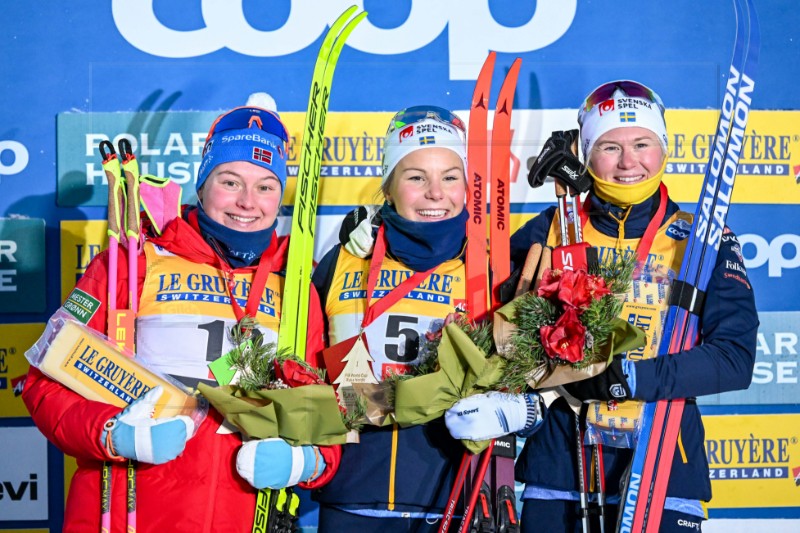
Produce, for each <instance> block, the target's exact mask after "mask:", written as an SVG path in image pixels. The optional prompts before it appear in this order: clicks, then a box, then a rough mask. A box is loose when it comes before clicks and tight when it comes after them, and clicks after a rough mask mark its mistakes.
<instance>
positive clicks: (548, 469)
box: [447, 80, 758, 533]
mask: <svg viewBox="0 0 800 533" xmlns="http://www.w3.org/2000/svg"><path fill="white" fill-rule="evenodd" d="M578 122H579V124H580V126H581V129H580V145H581V148H582V150H583V154H584V160H585V161H586V162H587V166H588V171H589V173H590V175H591V176H592V183H593V187H592V190H591V191H590V192H589V194H588V198H587V201H586V203H585V204H584V209H585V212H586V215H587V216H586V220H585V221H584V228H583V234H584V240H585V241H587V242H589V243H591V244H592V245H593V246H594V247H597V248H598V251H599V254H600V258H601V259H603V258H605V257H606V256H608V255H611V256H612V257H616V256H615V255H614V254H634V253H635V254H637V255H638V257H639V258H640V262H639V265H640V268H639V269H638V274H637V275H636V277H635V279H634V283H633V288H632V290H631V292H630V294H629V295H628V302H627V303H626V307H625V308H624V309H623V313H622V316H621V318H623V319H626V320H628V321H630V322H631V323H634V324H637V325H640V326H644V327H643V329H646V333H647V341H648V343H647V346H646V347H645V348H644V349H642V350H640V351H637V352H636V353H634V352H628V353H627V354H626V356H625V357H617V358H615V359H614V361H613V363H612V364H610V365H609V366H608V368H607V369H606V370H605V371H604V372H603V373H601V374H599V375H598V376H595V377H594V378H590V379H588V380H585V381H580V382H577V383H574V384H572V385H569V386H567V387H566V391H564V390H563V389H562V390H561V395H560V397H558V398H557V399H556V400H555V401H553V402H552V403H551V404H550V405H549V406H548V408H547V410H546V413H545V414H544V417H543V421H542V422H541V423H540V424H539V426H538V428H535V429H536V431H535V433H534V434H533V435H532V436H530V437H529V438H528V439H527V441H526V443H525V448H524V450H523V452H522V454H521V456H520V457H519V459H518V460H517V465H516V477H517V480H519V481H523V482H524V483H525V485H526V488H525V492H524V494H523V500H524V506H523V513H522V526H523V531H524V532H526V533H531V532H534V531H548V532H552V531H574V530H576V529H577V528H579V527H580V524H581V509H580V504H579V492H578V491H579V478H578V468H577V453H576V446H575V445H574V443H575V442H576V428H575V412H574V410H573V409H572V408H570V406H569V403H568V400H571V401H573V403H575V404H579V402H588V401H592V400H594V401H600V402H602V404H606V403H607V402H609V401H615V402H620V403H619V407H620V408H623V407H625V408H627V407H630V406H631V405H635V404H634V402H631V401H630V400H633V401H637V402H653V401H656V400H666V399H678V398H684V399H686V400H687V401H686V407H685V411H684V413H683V418H682V421H681V430H680V434H679V438H678V443H677V447H676V451H675V455H674V459H673V464H672V470H671V475H670V480H669V485H668V488H667V499H666V503H665V510H664V514H663V518H662V522H661V525H660V531H690V530H693V531H698V530H700V526H701V523H702V520H703V519H704V517H705V511H704V507H703V504H702V503H701V502H707V501H709V500H710V499H711V484H710V481H709V470H708V461H707V459H706V455H705V450H704V447H703V441H704V430H703V423H702V421H701V419H700V412H699V409H698V407H697V405H696V402H695V398H696V397H697V396H702V395H706V394H717V393H721V392H725V391H730V390H737V389H745V388H747V387H748V386H749V384H750V380H751V377H752V371H753V364H754V361H755V347H756V334H757V330H758V314H757V313H756V309H755V301H754V297H753V291H752V288H751V286H750V282H749V281H748V279H747V272H746V269H745V267H744V264H743V263H744V261H743V258H742V254H741V248H740V245H739V243H738V241H737V239H736V236H735V235H734V234H733V233H732V232H731V231H730V230H729V229H728V228H727V227H726V228H724V229H721V231H720V232H719V235H718V237H719V239H718V240H719V255H718V257H717V260H716V265H715V266H714V270H713V273H712V274H711V279H710V281H709V284H708V287H707V290H706V298H705V305H704V306H703V307H702V310H701V311H700V319H701V338H702V340H701V342H700V343H698V344H697V345H696V346H695V347H694V348H692V349H689V350H686V351H683V352H681V353H677V354H674V355H671V356H664V357H655V352H656V351H657V348H658V344H659V341H660V339H661V335H660V334H661V327H662V325H663V324H662V321H663V317H664V312H665V310H666V308H667V307H668V305H669V302H668V294H669V288H670V286H671V283H672V282H673V281H674V279H675V276H676V273H677V272H678V269H679V268H680V265H681V262H682V259H683V255H684V251H685V248H686V243H687V240H688V236H689V229H690V227H691V223H692V217H693V215H691V214H688V213H684V212H682V211H680V210H679V207H678V205H677V204H675V202H673V201H672V200H671V199H670V198H669V196H668V195H667V191H666V187H665V186H664V185H663V184H662V177H663V175H664V170H665V168H666V162H667V154H668V151H667V132H666V124H665V121H664V106H663V104H662V102H661V100H660V98H659V97H658V95H656V94H655V93H654V92H653V91H652V90H650V89H649V88H647V87H645V86H643V85H641V84H638V83H636V82H631V81H627V80H625V81H616V82H610V83H607V84H604V85H601V86H600V87H598V88H597V89H595V90H594V91H593V92H592V93H591V94H590V95H589V96H588V97H587V99H586V101H585V102H584V104H583V106H582V108H581V110H580V112H579V116H578ZM556 214H557V209H556V208H555V207H551V208H549V209H547V210H546V211H544V212H543V213H541V214H540V215H539V216H537V217H535V218H533V219H532V220H530V221H529V222H528V223H527V224H526V225H525V226H523V227H522V228H521V229H520V230H519V231H517V232H516V233H515V235H514V236H513V238H512V244H511V248H512V256H513V260H514V262H515V263H517V264H522V262H524V260H525V257H526V254H527V252H528V249H529V248H530V246H531V245H532V244H534V243H542V244H548V245H550V246H557V245H559V244H561V242H560V237H559V235H560V231H559V223H558V218H559V217H558V216H556ZM570 397H571V398H570ZM574 400H578V401H579V402H575V401H574ZM626 400H629V401H628V402H626V403H622V402H625V401H626ZM463 401H470V402H473V404H475V405H479V404H481V402H483V403H485V404H486V407H487V409H493V410H495V411H498V409H499V411H500V412H501V414H502V407H498V406H497V404H496V401H494V400H492V399H491V398H488V397H487V398H485V399H483V398H480V397H478V398H472V399H468V400H462V402H463ZM626 404H627V405H626ZM603 406H604V405H603ZM462 407H463V406H462V405H459V404H457V405H456V407H454V408H453V410H451V411H450V412H448V415H450V416H448V417H447V418H448V426H449V427H450V429H451V433H452V434H453V436H454V437H456V438H463V437H465V436H467V435H468V436H469V437H470V438H481V437H482V435H481V433H480V428H481V427H482V426H484V425H485V419H486V417H485V416H484V417H481V416H480V412H478V413H477V414H476V415H475V418H474V419H473V420H464V419H463V418H464V417H460V418H461V419H460V420H458V421H456V420H455V419H454V417H453V416H452V414H453V413H455V412H458V411H460V412H463V411H464V409H463V408H462ZM591 411H592V409H590V412H591ZM450 420H453V422H454V423H453V424H451V423H450ZM531 429H532V428H529V427H526V428H524V430H525V431H526V432H527V433H529V432H530V430H531ZM585 452H586V456H587V457H590V452H591V450H590V449H589V448H588V447H587V448H586V450H585ZM603 457H604V463H605V482H606V483H605V487H606V492H607V500H606V503H607V506H606V510H605V522H606V527H608V528H614V527H615V523H616V520H617V511H618V505H619V500H620V492H621V489H620V482H621V481H624V478H625V476H624V471H625V469H626V468H627V466H628V465H629V463H630V460H631V457H632V452H631V450H630V449H627V448H613V447H611V446H604V447H603ZM594 520H596V518H595V519H594Z"/></svg>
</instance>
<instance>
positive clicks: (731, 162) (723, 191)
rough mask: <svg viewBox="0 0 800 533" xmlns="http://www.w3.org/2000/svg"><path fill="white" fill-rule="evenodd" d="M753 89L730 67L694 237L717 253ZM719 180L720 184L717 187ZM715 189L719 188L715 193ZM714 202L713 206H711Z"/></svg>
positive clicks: (742, 75)
mask: <svg viewBox="0 0 800 533" xmlns="http://www.w3.org/2000/svg"><path fill="white" fill-rule="evenodd" d="M740 80H741V86H740V87H739V91H738V94H737V92H736V87H737V85H739V81H740ZM754 88H755V82H754V81H753V80H752V79H750V77H748V76H747V74H740V73H739V71H738V70H736V69H735V68H734V67H733V66H731V69H730V75H729V76H728V84H727V86H726V90H725V97H724V99H723V101H722V115H721V116H720V126H719V129H718V132H717V133H718V134H719V135H718V136H717V142H716V144H715V146H714V153H713V155H712V156H711V168H710V169H709V175H708V177H709V180H708V185H706V188H705V191H703V197H702V199H701V201H700V204H701V206H702V208H701V209H700V218H699V219H698V220H697V229H696V230H695V237H697V238H698V239H701V241H702V240H705V241H706V243H707V244H708V246H712V247H713V248H714V249H715V250H717V251H718V250H719V245H720V241H721V237H722V230H723V227H724V226H725V218H726V217H727V215H728V207H730V203H731V192H732V191H733V180H734V178H736V168H737V166H738V164H739V155H740V154H741V152H742V143H743V139H744V128H745V126H747V117H748V115H749V114H750V104H751V103H752V97H751V96H750V95H751V94H752V92H753V89H754ZM729 132H730V139H728V140H729V143H728V146H727V151H726V149H725V148H726V147H725V140H726V138H728V134H729ZM720 179H721V180H722V183H719V180H720ZM717 188H719V190H718V191H717ZM715 198H716V204H714V200H715ZM712 206H713V210H714V211H713V213H712V212H711V210H712Z"/></svg>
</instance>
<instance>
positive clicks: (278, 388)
mask: <svg viewBox="0 0 800 533" xmlns="http://www.w3.org/2000/svg"><path fill="white" fill-rule="evenodd" d="M255 326H256V324H255V321H254V320H253V319H252V318H250V317H245V318H243V319H242V320H241V321H240V322H239V323H238V324H236V325H235V326H234V327H233V328H232V329H231V332H230V335H231V341H232V342H233V345H234V346H235V348H234V349H233V350H232V351H231V352H229V353H228V354H227V356H226V361H227V363H226V364H229V365H230V369H231V370H234V371H235V374H234V378H233V379H232V381H231V383H230V384H226V385H223V386H220V387H212V386H209V385H206V384H203V383H201V384H200V385H199V386H198V388H199V390H200V392H201V393H202V394H203V396H205V397H206V398H207V399H208V401H209V402H210V403H211V405H213V406H214V408H215V409H217V410H218V411H219V412H220V413H221V414H222V415H223V416H224V417H225V419H226V420H227V421H228V422H230V423H231V424H233V425H234V426H236V427H237V428H239V429H240V430H241V431H242V432H243V433H244V434H245V435H247V436H249V437H253V438H260V439H263V438H270V437H281V438H283V439H285V440H286V441H287V442H289V443H290V444H292V445H301V444H321V445H330V444H343V443H345V442H347V434H348V432H349V431H350V430H351V429H353V428H354V424H353V420H355V419H357V418H360V415H359V414H357V413H355V414H347V413H344V412H343V411H342V410H341V409H340V408H339V404H338V402H337V398H336V393H335V392H334V390H333V388H332V387H331V386H330V385H327V384H326V383H325V374H324V371H321V370H318V369H315V368H313V367H311V366H310V365H309V364H308V363H306V362H305V361H303V360H301V359H300V358H298V357H297V356H295V355H293V354H290V353H287V352H283V351H279V350H277V349H276V346H275V344H274V343H264V339H263V337H262V336H261V335H260V334H258V330H257V329H256V328H255Z"/></svg>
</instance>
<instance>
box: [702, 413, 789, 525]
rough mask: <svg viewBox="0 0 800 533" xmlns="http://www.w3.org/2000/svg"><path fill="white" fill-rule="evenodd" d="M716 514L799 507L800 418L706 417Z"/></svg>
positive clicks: (767, 416)
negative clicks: (741, 510)
mask: <svg viewBox="0 0 800 533" xmlns="http://www.w3.org/2000/svg"><path fill="white" fill-rule="evenodd" d="M703 423H704V425H705V429H706V440H705V448H706V455H707V456H708V461H709V467H710V469H711V470H710V476H711V490H712V492H713V495H714V496H713V498H712V500H711V502H710V503H709V504H708V507H709V509H710V510H711V511H712V513H713V511H714V510H716V509H747V508H749V509H753V508H770V507H784V508H785V507H797V506H800V478H799V477H798V476H800V442H799V441H798V437H800V414H759V415H716V416H708V415H706V416H704V417H703Z"/></svg>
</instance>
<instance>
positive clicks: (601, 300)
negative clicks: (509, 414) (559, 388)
mask: <svg viewBox="0 0 800 533" xmlns="http://www.w3.org/2000/svg"><path fill="white" fill-rule="evenodd" d="M634 266H635V261H634V259H633V258H621V259H618V260H617V261H615V262H605V263H601V264H599V265H598V266H597V267H595V268H594V269H592V271H591V272H587V271H585V270H577V271H572V270H565V271H561V270H554V269H546V270H545V271H544V274H543V277H542V283H541V285H540V286H539V287H538V289H537V290H536V292H535V293H533V292H529V293H526V294H523V295H522V296H520V297H518V298H516V299H514V300H513V301H511V302H510V303H509V304H507V305H505V306H504V307H502V308H501V309H499V310H498V311H497V313H496V314H495V321H494V331H495V341H496V343H497V349H498V353H499V354H500V355H501V356H502V357H503V358H504V359H505V360H506V366H505V373H504V375H503V378H502V379H501V380H500V382H499V383H498V385H499V386H500V387H501V388H507V389H510V390H522V389H523V388H524V387H525V386H526V385H530V386H531V387H533V388H546V387H553V386H556V385H563V384H565V383H570V382H573V381H578V380H580V379H586V378H588V377H591V376H592V375H595V374H598V373H599V372H602V371H603V370H604V368H605V365H604V363H606V362H608V361H609V360H610V358H611V357H612V356H613V355H615V354H618V353H622V352H625V351H628V350H630V349H632V348H634V347H641V346H643V345H644V343H645V335H644V332H643V331H642V330H641V329H639V328H637V327H634V326H632V325H630V324H628V322H626V321H625V320H622V319H620V318H619V315H620V312H621V311H622V306H623V303H624V298H625V294H626V293H627V291H628V289H629V288H630V284H631V277H632V274H633V270H634Z"/></svg>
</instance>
